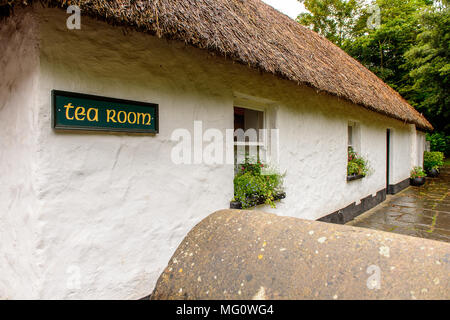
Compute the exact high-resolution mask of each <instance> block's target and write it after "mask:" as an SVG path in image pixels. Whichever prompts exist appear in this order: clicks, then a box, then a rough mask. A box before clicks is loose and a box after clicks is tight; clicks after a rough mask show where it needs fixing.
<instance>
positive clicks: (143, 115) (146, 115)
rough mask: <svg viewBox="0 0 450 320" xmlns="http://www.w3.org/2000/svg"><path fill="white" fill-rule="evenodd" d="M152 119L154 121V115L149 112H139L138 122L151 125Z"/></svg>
mask: <svg viewBox="0 0 450 320" xmlns="http://www.w3.org/2000/svg"><path fill="white" fill-rule="evenodd" d="M145 119H147V122H145ZM141 120H142V122H141ZM151 121H152V116H151V115H150V114H149V113H141V112H138V114H137V124H145V125H147V126H149V125H150V123H151Z"/></svg>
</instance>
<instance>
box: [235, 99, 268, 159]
mask: <svg viewBox="0 0 450 320" xmlns="http://www.w3.org/2000/svg"><path fill="white" fill-rule="evenodd" d="M264 127H265V126H264V111H261V110H254V109H247V108H242V107H234V130H235V133H234V156H235V159H234V160H235V164H239V163H242V162H243V161H244V159H245V156H246V155H248V156H249V157H250V158H253V159H255V160H261V161H264V160H265V132H264V130H263V129H264Z"/></svg>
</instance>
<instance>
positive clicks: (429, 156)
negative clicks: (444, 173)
mask: <svg viewBox="0 0 450 320" xmlns="http://www.w3.org/2000/svg"><path fill="white" fill-rule="evenodd" d="M443 165H444V154H443V153H442V152H439V151H432V152H428V151H425V152H424V153H423V167H424V169H425V171H427V172H428V171H430V170H431V169H439V167H441V166H443Z"/></svg>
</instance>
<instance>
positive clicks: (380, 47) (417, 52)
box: [297, 0, 450, 136]
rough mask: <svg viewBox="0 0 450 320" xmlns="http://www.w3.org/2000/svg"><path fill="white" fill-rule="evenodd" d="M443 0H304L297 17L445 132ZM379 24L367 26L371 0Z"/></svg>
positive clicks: (447, 14)
mask: <svg viewBox="0 0 450 320" xmlns="http://www.w3.org/2000/svg"><path fill="white" fill-rule="evenodd" d="M448 3H449V2H448V0H443V1H438V0H371V1H370V2H367V1H363V0H352V1H351V0H305V1H304V4H305V8H306V9H307V10H308V11H309V12H307V13H303V14H301V15H300V16H299V17H298V18H297V21H298V22H300V23H301V24H304V25H306V26H309V27H311V28H312V29H313V30H315V31H316V32H318V33H320V34H322V35H323V36H325V37H327V38H328V39H329V40H331V41H332V42H334V43H335V44H337V45H338V46H340V47H341V48H342V49H344V50H345V51H346V52H347V53H348V54H349V55H351V56H352V57H354V58H355V59H356V60H358V61H359V62H361V63H362V64H363V65H364V66H366V67H367V68H368V69H369V70H371V71H372V72H374V73H375V74H376V75H377V76H378V77H380V78H381V79H382V80H383V81H384V82H386V83H387V84H388V85H390V86H391V87H392V88H394V89H395V90H397V91H398V92H399V93H400V94H401V95H402V96H403V97H404V98H405V99H406V100H408V102H409V103H410V104H411V105H412V106H414V107H415V108H416V109H417V110H418V111H419V112H421V113H422V114H424V116H425V117H426V118H427V119H428V120H429V121H430V122H431V124H432V125H433V126H434V128H435V130H437V131H439V132H440V131H442V132H444V134H445V135H447V136H450V108H449V107H448V106H449V105H450V98H449V95H448V93H449V91H450V90H448V88H449V87H450V84H449V74H450V59H449V52H450V11H449V9H448ZM375 5H376V6H378V8H379V9H380V11H379V12H380V25H379V27H377V28H372V27H371V25H370V24H369V25H368V23H367V22H368V21H372V20H371V19H373V17H374V10H373V7H374V6H375Z"/></svg>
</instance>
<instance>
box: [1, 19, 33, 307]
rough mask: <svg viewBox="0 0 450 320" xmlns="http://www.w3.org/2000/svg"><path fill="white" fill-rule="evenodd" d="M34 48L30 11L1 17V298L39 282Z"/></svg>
mask: <svg viewBox="0 0 450 320" xmlns="http://www.w3.org/2000/svg"><path fill="white" fill-rule="evenodd" d="M38 50H39V49H38V34H37V24H36V20H35V19H34V18H33V17H32V15H31V13H30V11H26V12H21V13H18V15H17V16H15V17H14V18H11V19H9V20H8V22H7V23H0V299H12V298H27V297H32V296H35V295H36V293H37V289H38V287H39V277H38V275H37V273H36V265H37V263H38V258H37V253H38V251H39V247H38V240H39V236H38V231H39V229H40V223H41V222H40V221H39V218H38V216H37V215H36V213H37V206H38V195H37V194H38V190H37V189H38V186H37V185H36V183H35V180H34V177H35V176H36V169H37V168H36V162H35V158H36V153H37V148H38V147H37V144H36V139H35V133H37V128H36V123H37V115H36V104H35V101H36V95H37V86H38V76H39V58H38V57H39V56H38Z"/></svg>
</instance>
